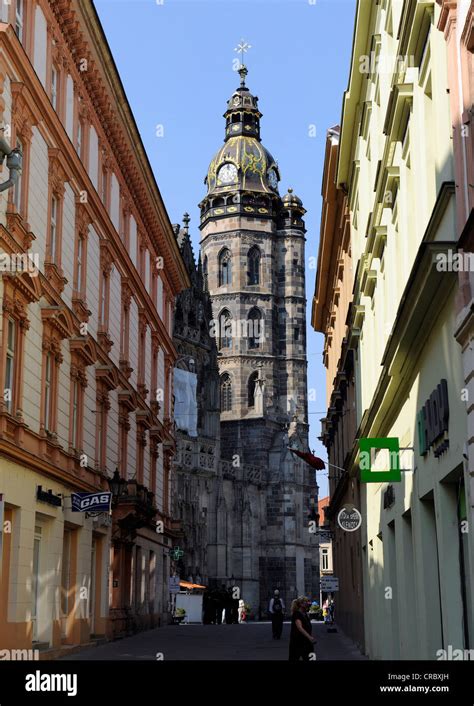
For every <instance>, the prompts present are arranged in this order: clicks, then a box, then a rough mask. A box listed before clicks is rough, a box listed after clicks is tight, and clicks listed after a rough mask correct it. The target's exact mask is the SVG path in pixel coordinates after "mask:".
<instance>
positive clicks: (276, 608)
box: [268, 589, 285, 640]
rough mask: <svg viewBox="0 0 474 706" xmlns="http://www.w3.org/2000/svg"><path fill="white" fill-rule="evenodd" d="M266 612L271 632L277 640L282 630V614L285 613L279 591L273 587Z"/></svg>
mask: <svg viewBox="0 0 474 706" xmlns="http://www.w3.org/2000/svg"><path fill="white" fill-rule="evenodd" d="M268 612H269V613H270V617H271V620H272V634H273V639H274V640H279V639H280V638H281V633H282V631H283V616H284V614H285V604H284V603H283V600H282V599H281V598H280V591H279V590H278V589H275V591H274V592H273V598H272V599H271V601H270V605H269V606H268Z"/></svg>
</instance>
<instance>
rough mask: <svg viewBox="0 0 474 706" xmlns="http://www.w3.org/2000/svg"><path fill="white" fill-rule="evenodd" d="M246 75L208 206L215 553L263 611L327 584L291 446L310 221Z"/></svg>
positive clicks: (298, 396) (308, 487)
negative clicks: (264, 137) (264, 132)
mask: <svg viewBox="0 0 474 706" xmlns="http://www.w3.org/2000/svg"><path fill="white" fill-rule="evenodd" d="M239 73H240V76H241V85H240V87H239V88H237V90H236V91H235V92H234V94H233V95H232V96H231V98H230V100H229V102H228V105H227V110H226V113H225V116H224V117H225V119H226V128H225V141H224V145H223V146H222V147H221V149H220V150H219V151H218V152H217V154H216V156H215V157H214V159H213V160H212V162H211V164H210V166H209V170H208V174H207V177H206V179H205V183H206V184H207V189H208V191H207V194H206V196H205V197H204V199H203V200H202V202H201V204H200V208H201V222H200V229H201V256H202V275H203V279H204V286H205V288H207V290H208V291H209V294H210V299H211V302H212V321H211V322H210V333H211V336H212V337H214V339H215V341H216V344H217V350H218V355H217V364H218V370H219V390H220V395H219V396H220V411H221V414H220V417H221V425H220V456H221V462H220V475H219V477H218V479H217V481H216V496H215V507H213V509H212V512H211V513H209V512H208V518H209V519H210V517H211V516H212V522H215V527H213V528H212V529H211V526H210V524H209V525H208V531H209V533H210V534H209V540H210V543H209V547H208V561H211V563H212V564H213V568H214V570H215V572H216V576H219V577H222V576H226V577H227V578H228V579H231V580H232V581H231V582H232V583H234V585H236V586H239V587H240V589H241V593H242V595H243V597H244V599H245V600H246V601H247V602H249V603H250V604H251V605H252V609H253V610H254V611H255V613H256V614H258V613H261V614H263V613H264V612H265V610H266V606H267V602H268V599H269V597H270V595H271V593H272V592H273V590H274V589H275V588H279V589H280V592H281V594H282V596H283V598H284V600H285V602H286V603H287V605H289V603H290V601H291V600H292V599H293V598H294V597H295V596H296V595H298V594H302V593H306V594H312V595H314V594H317V592H318V591H319V559H318V551H317V540H316V538H315V536H314V535H312V534H311V533H310V532H309V528H308V512H309V508H310V503H311V499H313V500H314V498H315V495H316V493H317V486H316V481H315V477H314V471H311V470H310V468H309V466H307V465H306V464H304V463H303V462H302V461H300V460H299V459H298V458H297V457H296V456H295V455H294V454H293V453H292V452H291V451H290V450H289V447H290V446H291V447H293V448H297V449H300V450H304V451H306V450H307V449H308V417H307V376H306V368H307V361H306V341H305V336H306V314H305V311H306V299H305V274H304V272H305V270H304V263H305V254H304V248H305V232H306V231H305V224H304V220H303V216H304V213H305V209H304V208H303V204H302V202H301V200H300V199H299V198H298V197H297V196H296V195H294V194H293V192H292V190H291V189H289V190H288V193H287V194H286V195H285V196H283V197H281V196H280V195H279V191H278V182H279V181H280V173H279V169H278V165H277V163H276V162H275V160H274V159H273V157H272V156H271V154H270V153H269V152H268V151H267V150H266V149H265V147H263V145H262V143H261V141H260V118H261V113H260V112H259V109H258V99H257V98H256V97H255V96H253V95H252V94H251V93H250V92H249V90H248V88H247V87H246V85H245V76H246V73H247V71H246V69H245V67H241V69H240V72H239ZM316 501H317V498H316ZM213 540H214V543H213ZM211 557H212V558H211Z"/></svg>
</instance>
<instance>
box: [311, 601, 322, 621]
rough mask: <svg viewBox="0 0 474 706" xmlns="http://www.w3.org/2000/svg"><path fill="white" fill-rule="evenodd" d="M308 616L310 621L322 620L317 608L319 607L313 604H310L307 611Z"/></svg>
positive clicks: (319, 609) (320, 612)
mask: <svg viewBox="0 0 474 706" xmlns="http://www.w3.org/2000/svg"><path fill="white" fill-rule="evenodd" d="M308 615H309V618H310V620H322V619H323V611H322V610H321V608H320V607H319V605H318V604H317V603H316V602H314V603H312V604H311V606H310V609H309V611H308Z"/></svg>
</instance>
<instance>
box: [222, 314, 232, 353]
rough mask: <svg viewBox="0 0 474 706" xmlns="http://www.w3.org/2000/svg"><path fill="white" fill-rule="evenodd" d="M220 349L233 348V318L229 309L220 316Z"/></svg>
mask: <svg viewBox="0 0 474 706" xmlns="http://www.w3.org/2000/svg"><path fill="white" fill-rule="evenodd" d="M219 348H220V349H221V348H232V316H231V315H230V312H229V311H228V310H227V309H224V310H223V311H221V313H220V315H219Z"/></svg>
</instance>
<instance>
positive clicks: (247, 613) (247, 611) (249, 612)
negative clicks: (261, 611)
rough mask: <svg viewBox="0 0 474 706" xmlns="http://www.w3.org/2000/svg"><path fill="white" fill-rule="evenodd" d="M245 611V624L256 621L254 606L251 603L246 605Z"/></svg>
mask: <svg viewBox="0 0 474 706" xmlns="http://www.w3.org/2000/svg"><path fill="white" fill-rule="evenodd" d="M244 611H245V622H247V620H253V619H254V617H255V616H254V614H253V613H252V606H251V605H250V603H244Z"/></svg>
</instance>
